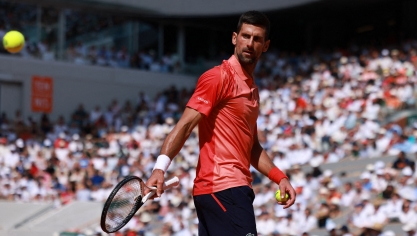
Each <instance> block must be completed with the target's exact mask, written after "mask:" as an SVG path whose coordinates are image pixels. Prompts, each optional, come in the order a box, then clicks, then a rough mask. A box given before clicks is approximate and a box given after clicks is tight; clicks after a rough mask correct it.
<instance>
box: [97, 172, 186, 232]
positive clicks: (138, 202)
mask: <svg viewBox="0 0 417 236" xmlns="http://www.w3.org/2000/svg"><path fill="white" fill-rule="evenodd" d="M134 179H136V180H138V181H139V182H141V183H143V184H140V186H141V192H142V193H143V192H144V189H143V188H144V187H146V186H145V183H144V182H143V180H142V179H141V178H139V177H137V176H127V177H125V178H124V179H123V180H122V181H120V182H119V183H118V184H117V185H116V187H114V189H113V190H112V192H111V193H110V195H109V197H108V198H107V200H106V202H105V203H104V207H103V211H102V212H101V219H100V226H101V229H102V230H103V231H104V232H106V233H114V232H116V231H118V230H120V229H121V228H123V227H124V226H125V225H126V224H127V223H128V222H129V221H130V219H132V217H133V216H134V215H135V214H136V212H137V211H138V210H139V208H140V207H141V206H143V204H145V202H146V201H147V200H148V199H149V198H150V197H152V196H153V195H154V194H155V193H156V187H152V188H151V189H152V190H151V191H150V192H149V193H147V194H146V195H145V196H143V197H137V199H136V200H135V204H134V205H133V207H132V210H130V212H129V214H128V215H127V216H126V218H125V219H124V220H123V221H122V223H121V224H120V225H118V226H117V227H115V228H114V229H113V230H111V231H109V230H107V227H106V216H107V212H108V210H109V208H110V206H111V203H112V201H113V199H114V197H115V196H116V194H117V192H118V191H119V190H120V189H121V188H122V187H123V186H124V185H125V184H126V183H127V182H129V181H131V180H134ZM178 184H179V179H178V177H176V176H175V177H173V178H172V179H169V180H167V181H166V182H165V184H164V186H163V189H164V190H166V189H168V188H172V187H175V186H177V185H178Z"/></svg>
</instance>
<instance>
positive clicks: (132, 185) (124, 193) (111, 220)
mask: <svg viewBox="0 0 417 236" xmlns="http://www.w3.org/2000/svg"><path fill="white" fill-rule="evenodd" d="M137 200H142V186H141V181H139V180H137V179H133V180H131V181H128V182H127V183H125V184H124V185H123V186H122V187H121V188H120V189H119V190H118V191H117V193H116V195H115V196H114V198H113V200H112V201H111V203H110V207H109V209H108V211H107V215H106V221H105V222H106V223H105V224H106V228H107V229H108V231H113V230H114V229H116V228H117V227H119V226H120V225H121V224H123V223H124V222H123V221H124V220H125V219H126V217H127V216H128V215H129V214H131V212H132V210H133V209H134V208H135V205H136V201H137Z"/></svg>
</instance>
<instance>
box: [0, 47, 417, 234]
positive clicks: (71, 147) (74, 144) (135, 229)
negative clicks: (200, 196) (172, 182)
mask: <svg viewBox="0 0 417 236" xmlns="http://www.w3.org/2000/svg"><path fill="white" fill-rule="evenodd" d="M78 47H79V48H82V45H78ZM416 50H417V41H413V40H409V41H405V42H404V43H402V44H401V45H396V46H395V47H387V48H371V47H365V48H360V47H352V48H350V49H348V50H333V51H315V52H313V53H310V54H307V53H304V54H292V53H286V52H281V51H278V50H271V51H270V52H268V53H266V54H264V55H263V57H262V58H261V60H260V62H259V63H258V67H257V69H256V71H255V80H256V83H257V85H258V87H259V93H260V114H259V119H258V132H259V133H258V136H259V140H260V141H261V144H262V146H263V147H264V148H265V150H266V151H267V152H268V154H269V155H270V156H271V158H273V161H274V163H275V164H276V165H277V166H278V167H280V168H281V169H282V170H283V171H285V172H286V173H287V175H288V176H289V177H290V180H291V183H292V184H293V186H294V187H295V188H296V190H297V193H298V196H297V201H296V204H295V205H294V206H292V207H291V208H290V209H288V210H283V209H282V207H281V206H279V205H278V204H277V203H276V202H275V200H274V195H275V194H274V193H275V191H276V190H277V186H276V185H275V184H271V183H270V181H269V180H268V179H267V178H266V177H264V176H262V175H260V174H259V173H258V172H257V171H256V170H254V169H252V174H253V188H254V191H255V193H256V198H255V202H254V208H255V214H256V216H257V225H258V230H259V234H260V235H309V233H308V232H309V231H312V230H315V229H324V230H326V231H327V232H328V234H329V235H345V236H347V235H380V234H381V235H386V236H388V235H393V234H392V232H390V231H387V230H384V226H385V225H386V224H387V223H389V222H399V224H401V227H402V230H403V231H404V232H401V233H400V234H398V233H399V232H397V235H414V234H415V231H416V226H417V213H416V212H417V204H416V203H417V181H416V179H417V174H416V172H415V157H414V156H415V154H416V153H417V143H416V138H417V124H416V123H414V122H412V121H407V122H393V121H389V120H387V117H388V116H389V115H391V114H394V113H398V112H399V111H401V110H405V109H415V108H416V103H415V102H416V101H415V99H416V97H417V96H416V95H417V87H416V83H417V73H416V68H417V54H416ZM74 51H77V49H76V47H74ZM84 52H85V53H87V54H86V55H88V51H84ZM116 54H118V53H116ZM143 54H144V55H145V56H144V57H145V58H146V55H147V54H146V53H143ZM97 55H98V54H97ZM100 55H101V54H100ZM103 55H106V53H104V54H103ZM144 61H146V60H144ZM138 65H140V64H138ZM143 66H145V65H143ZM150 67H151V66H150ZM150 67H149V68H150ZM191 94H192V91H189V90H186V89H179V88H176V87H175V86H172V87H170V88H168V89H165V90H164V91H161V93H160V94H158V95H157V96H155V97H154V98H150V97H148V96H147V95H146V93H144V92H140V93H139V94H138V96H137V99H136V100H135V101H126V102H124V103H123V104H120V103H119V101H117V100H113V101H111V102H110V101H109V102H110V104H109V105H108V106H107V107H106V108H105V109H103V108H101V107H100V106H97V107H95V108H93V109H91V110H87V109H85V108H84V107H83V105H82V104H81V105H80V106H79V107H78V108H76V109H75V111H74V112H73V114H72V115H71V117H63V116H61V117H59V118H58V119H57V120H56V121H51V120H50V118H49V116H48V115H47V114H43V115H42V117H41V118H40V120H36V119H34V118H32V117H28V118H25V117H22V115H21V114H20V112H16V114H14V116H13V117H12V115H10V114H2V116H1V119H0V128H1V138H0V198H1V199H5V200H9V201H19V202H51V203H53V204H55V206H56V207H61V206H62V205H65V204H68V203H70V202H71V201H100V202H102V201H105V199H106V197H107V196H108V194H109V193H110V191H111V190H112V188H113V187H114V185H115V184H116V183H117V182H118V181H120V179H121V178H123V177H124V176H127V175H136V176H139V177H141V178H144V179H146V178H147V177H148V176H149V174H150V172H151V170H152V168H153V166H154V163H155V158H156V157H157V156H158V154H159V149H160V147H161V145H162V142H163V140H164V138H165V137H166V135H167V133H169V131H170V130H171V129H172V128H173V127H174V125H175V123H176V121H177V120H178V119H179V117H180V116H181V113H182V110H183V109H184V107H185V104H186V103H187V101H188V99H189V97H190V95H191ZM197 132H198V131H197V129H196V130H194V132H193V133H192V134H191V136H190V138H189V139H188V140H187V142H186V143H185V144H184V147H183V148H182V150H181V151H180V153H179V154H178V156H177V157H176V158H175V159H174V161H173V163H172V164H171V167H170V169H169V170H168V173H167V175H168V176H173V175H176V176H179V177H180V180H181V185H180V187H179V188H176V189H172V190H169V191H167V192H166V193H165V194H164V195H163V196H162V197H161V198H160V199H157V200H156V201H154V202H152V203H149V204H147V205H146V207H145V208H144V209H143V210H142V211H141V212H140V214H138V215H137V216H136V217H135V218H134V219H133V220H132V221H130V222H129V224H128V225H127V226H126V227H125V228H124V229H123V230H122V231H121V232H119V233H116V234H115V235H147V236H150V235H166V236H167V235H176V236H179V235H185V236H187V235H196V233H197V223H198V220H197V217H196V213H195V210H194V206H193V201H192V196H191V189H192V185H193V179H194V177H195V166H196V163H197V160H198V155H199V149H198V138H197V137H198V134H197ZM384 156H396V157H397V159H396V160H395V161H394V162H386V161H384V160H385V159H384V158H381V157H384ZM365 158H375V161H374V162H373V163H372V164H370V165H368V166H366V167H365V166H364V167H363V169H362V171H363V173H361V174H359V175H358V176H356V177H357V178H356V179H353V180H346V178H344V176H343V175H340V173H336V172H334V170H331V169H324V168H323V164H327V163H337V162H344V161H348V160H357V159H365ZM307 167H308V168H309V169H308V171H305V170H306V169H305V168H307ZM345 174H346V173H345ZM342 217H346V219H347V220H345V221H344V222H343V224H339V223H335V222H337V220H338V219H341V218H342ZM161 225H162V226H161Z"/></svg>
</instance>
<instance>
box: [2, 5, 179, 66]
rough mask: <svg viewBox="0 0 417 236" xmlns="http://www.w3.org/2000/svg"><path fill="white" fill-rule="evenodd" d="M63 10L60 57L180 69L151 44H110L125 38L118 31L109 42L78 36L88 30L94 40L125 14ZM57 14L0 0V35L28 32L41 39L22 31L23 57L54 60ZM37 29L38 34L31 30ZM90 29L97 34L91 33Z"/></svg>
mask: <svg viewBox="0 0 417 236" xmlns="http://www.w3.org/2000/svg"><path fill="white" fill-rule="evenodd" d="M38 13H41V14H40V15H41V17H40V19H39V24H40V29H36V27H37V25H36V22H37V14H38ZM64 14H65V19H66V21H65V22H66V26H65V37H66V42H67V44H68V45H67V46H66V48H65V52H64V55H63V58H62V60H64V61H67V62H71V63H76V64H81V65H98V66H107V67H117V68H134V69H141V70H148V71H153V72H164V73H166V72H169V73H179V72H181V71H182V69H183V68H182V66H181V63H180V61H179V58H178V56H177V55H175V54H171V53H166V54H165V55H163V56H161V57H159V56H158V55H156V51H155V50H154V49H153V48H150V49H146V50H141V51H137V52H129V51H128V50H127V48H126V47H115V46H114V44H115V42H116V41H117V40H120V38H123V37H125V38H128V36H126V35H125V36H123V35H119V36H118V37H119V38H117V37H114V38H113V39H112V40H114V42H113V43H109V42H106V43H104V44H103V43H100V42H96V43H93V44H89V45H84V44H83V43H82V41H83V40H82V39H80V36H86V35H87V36H88V34H90V36H89V41H93V42H94V40H92V39H91V38H93V39H94V37H97V35H100V34H99V33H100V32H103V31H106V30H110V29H112V28H113V27H118V26H121V25H122V24H124V23H126V22H128V19H127V18H126V17H121V16H117V15H94V14H85V13H83V12H80V11H74V10H71V9H65V10H64ZM58 18H59V10H58V9H54V8H46V7H42V8H41V10H40V11H38V9H37V7H36V6H31V5H27V4H11V3H8V2H0V38H3V36H4V35H5V34H6V32H8V31H9V30H12V29H13V30H19V31H21V32H22V33H25V32H31V33H32V34H31V36H32V37H38V38H40V39H42V40H36V39H33V38H29V35H28V34H25V35H24V36H25V47H24V48H23V50H22V51H21V52H20V53H19V55H20V56H22V57H25V58H36V59H41V60H44V61H56V60H58V59H59V58H58V54H57V53H58V50H57V42H58V40H57V38H58V36H57V35H58V29H57V25H58V24H57V22H58ZM35 29H36V30H35ZM38 30H39V33H40V35H37V34H34V32H35V31H38ZM119 31H120V30H119ZM92 33H95V34H97V35H94V34H93V35H91V34H92ZM119 33H120V32H119ZM96 41H100V40H96ZM112 45H113V46H112ZM1 53H3V54H6V53H7V52H6V51H5V50H4V49H3V47H0V54H1Z"/></svg>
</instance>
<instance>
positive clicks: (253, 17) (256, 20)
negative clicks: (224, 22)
mask: <svg viewBox="0 0 417 236" xmlns="http://www.w3.org/2000/svg"><path fill="white" fill-rule="evenodd" d="M243 24H249V25H256V26H260V27H263V28H265V40H268V39H269V31H270V23H269V19H268V17H266V16H265V15H264V14H263V13H262V12H259V11H248V12H245V13H243V14H242V15H241V16H240V18H239V22H238V23H237V30H236V33H239V32H240V29H241V28H242V25H243Z"/></svg>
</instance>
